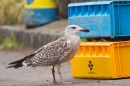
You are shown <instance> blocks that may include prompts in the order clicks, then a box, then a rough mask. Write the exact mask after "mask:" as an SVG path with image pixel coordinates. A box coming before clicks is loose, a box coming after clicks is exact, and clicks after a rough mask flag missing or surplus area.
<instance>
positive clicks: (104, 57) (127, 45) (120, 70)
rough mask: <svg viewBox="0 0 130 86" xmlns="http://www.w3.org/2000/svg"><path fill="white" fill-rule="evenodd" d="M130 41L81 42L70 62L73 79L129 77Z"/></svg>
mask: <svg viewBox="0 0 130 86" xmlns="http://www.w3.org/2000/svg"><path fill="white" fill-rule="evenodd" d="M129 51H130V41H122V42H82V43H81V45H80V48H79V50H78V52H77V54H76V56H75V57H74V58H73V59H72V60H71V67H72V76H73V77H75V78H93V79H94V78H98V79H116V78H126V77H130V68H129V65H130V52H129Z"/></svg>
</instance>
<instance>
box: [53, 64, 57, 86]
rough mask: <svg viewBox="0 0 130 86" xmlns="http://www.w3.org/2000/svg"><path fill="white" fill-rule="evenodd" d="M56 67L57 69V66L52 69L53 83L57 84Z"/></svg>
mask: <svg viewBox="0 0 130 86" xmlns="http://www.w3.org/2000/svg"><path fill="white" fill-rule="evenodd" d="M54 67H55V65H53V67H52V75H53V83H54V84H57V82H56V79H55V70H54Z"/></svg>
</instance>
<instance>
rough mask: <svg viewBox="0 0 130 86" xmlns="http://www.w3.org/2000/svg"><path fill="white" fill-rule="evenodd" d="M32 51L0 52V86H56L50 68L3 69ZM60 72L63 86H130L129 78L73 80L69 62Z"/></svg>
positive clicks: (63, 65)
mask: <svg viewBox="0 0 130 86" xmlns="http://www.w3.org/2000/svg"><path fill="white" fill-rule="evenodd" d="M33 51H34V50H32V49H22V50H17V51H16V50H13V51H12V50H0V86H57V85H54V84H53V83H52V82H53V79H52V73H51V68H52V67H37V68H32V67H28V68H19V69H13V68H11V69H5V68H6V67H7V65H8V63H10V62H12V61H15V60H18V59H20V58H22V57H23V56H25V55H27V54H28V53H31V52H33ZM55 70H56V79H57V81H58V82H60V79H59V75H58V74H57V68H55ZM61 70H62V76H63V78H64V81H65V83H66V84H65V85H64V86H130V79H129V78H128V79H118V80H97V79H95V80H93V79H76V78H73V77H72V75H71V67H70V63H69V62H68V63H65V64H62V67H61ZM58 86H61V85H58Z"/></svg>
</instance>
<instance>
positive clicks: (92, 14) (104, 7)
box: [68, 1, 130, 37]
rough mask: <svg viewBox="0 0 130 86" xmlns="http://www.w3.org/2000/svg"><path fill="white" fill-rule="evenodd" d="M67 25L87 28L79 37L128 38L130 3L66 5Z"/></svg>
mask: <svg viewBox="0 0 130 86" xmlns="http://www.w3.org/2000/svg"><path fill="white" fill-rule="evenodd" d="M68 11H69V12H68V17H69V19H68V23H69V25H71V24H76V25H79V26H81V27H83V28H89V29H90V32H89V33H84V32H81V33H79V36H80V37H111V36H130V1H99V2H84V3H71V4H69V5H68Z"/></svg>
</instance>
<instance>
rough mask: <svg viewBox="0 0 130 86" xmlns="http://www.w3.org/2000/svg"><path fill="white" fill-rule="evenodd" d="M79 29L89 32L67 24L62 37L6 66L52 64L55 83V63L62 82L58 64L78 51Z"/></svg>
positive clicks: (69, 58) (66, 60)
mask: <svg viewBox="0 0 130 86" xmlns="http://www.w3.org/2000/svg"><path fill="white" fill-rule="evenodd" d="M80 31H83V32H89V30H88V29H83V28H81V27H79V26H77V25H69V26H67V27H66V29H65V35H64V36H63V37H61V38H59V39H57V40H56V41H53V42H51V43H48V44H46V45H44V46H43V47H41V48H40V49H38V50H37V51H36V52H34V53H32V54H29V55H27V56H25V57H24V58H22V59H20V60H17V61H14V62H11V63H9V65H10V66H9V67H7V68H12V67H13V68H19V67H22V66H24V67H28V66H32V67H36V66H52V75H53V82H54V84H57V82H56V79H55V70H54V67H55V66H56V65H57V66H58V74H59V76H60V79H61V83H62V84H64V81H63V78H62V75H61V72H60V66H61V64H62V63H65V62H68V61H70V60H71V59H72V58H73V57H74V56H75V54H76V52H77V51H78V48H79V46H80V38H79V36H78V35H77V34H78V33H79V32H80Z"/></svg>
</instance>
